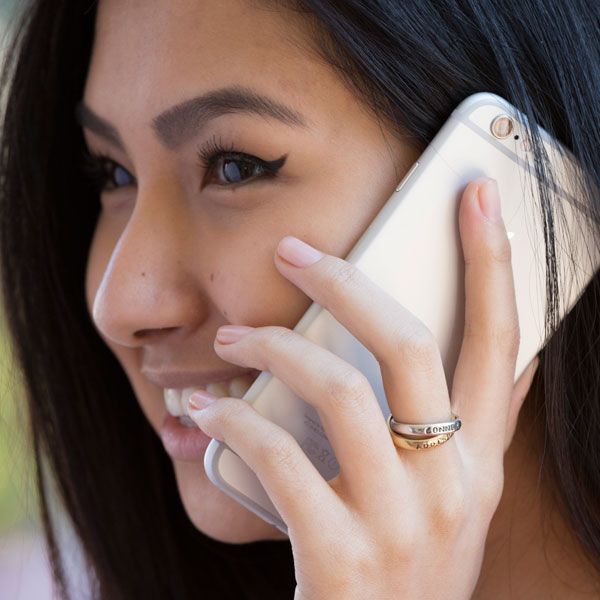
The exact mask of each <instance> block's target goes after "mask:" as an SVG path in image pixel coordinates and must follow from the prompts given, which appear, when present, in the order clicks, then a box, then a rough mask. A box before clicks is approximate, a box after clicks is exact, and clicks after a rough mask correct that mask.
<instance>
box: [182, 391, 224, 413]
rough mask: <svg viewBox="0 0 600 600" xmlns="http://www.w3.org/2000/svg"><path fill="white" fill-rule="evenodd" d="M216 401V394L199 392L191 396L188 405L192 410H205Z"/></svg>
mask: <svg viewBox="0 0 600 600" xmlns="http://www.w3.org/2000/svg"><path fill="white" fill-rule="evenodd" d="M215 400H217V396H215V395H214V394H211V393H210V392H206V391H204V390H198V391H196V392H194V393H193V394H192V395H191V396H190V398H189V400H188V405H189V407H190V408H191V409H192V410H203V409H205V408H206V407H207V406H208V405H210V404H212V403H213V402H214V401H215Z"/></svg>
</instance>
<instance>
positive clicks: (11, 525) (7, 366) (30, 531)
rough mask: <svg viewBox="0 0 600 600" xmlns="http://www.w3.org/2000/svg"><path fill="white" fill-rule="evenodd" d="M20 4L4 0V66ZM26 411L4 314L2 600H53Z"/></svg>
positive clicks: (0, 17) (0, 356)
mask: <svg viewBox="0 0 600 600" xmlns="http://www.w3.org/2000/svg"><path fill="white" fill-rule="evenodd" d="M20 4H21V2H20V1H19V0H0V61H1V60H2V56H3V50H4V45H5V43H6V35H7V32H8V30H9V28H10V27H11V21H12V20H14V18H15V14H16V10H17V9H18V8H19V5H20ZM0 293H1V290H0ZM0 309H1V307H0ZM23 408H24V399H23V394H22V387H21V383H20V380H19V376H18V371H17V370H16V368H15V366H14V364H13V361H12V355H11V349H10V345H9V340H8V336H7V335H6V324H5V321H4V315H3V314H2V313H1V312H0V600H46V599H50V598H52V594H51V580H50V574H49V569H48V564H47V560H46V554H45V549H44V544H43V540H42V537H41V531H40V525H39V518H38V514H37V497H36V493H35V486H34V470H33V463H32V462H31V456H30V449H29V447H28V441H27V439H26V437H25V431H24V430H25V423H26V415H25V413H24V411H23Z"/></svg>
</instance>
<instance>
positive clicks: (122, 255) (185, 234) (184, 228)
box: [92, 190, 206, 346]
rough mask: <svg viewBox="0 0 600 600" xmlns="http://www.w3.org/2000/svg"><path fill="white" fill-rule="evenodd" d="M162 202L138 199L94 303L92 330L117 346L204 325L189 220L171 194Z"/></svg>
mask: <svg viewBox="0 0 600 600" xmlns="http://www.w3.org/2000/svg"><path fill="white" fill-rule="evenodd" d="M161 196H162V197H159V194H158V192H157V191H156V190H155V191H154V192H153V193H152V196H151V197H150V195H149V194H146V196H145V197H142V196H141V194H140V193H138V197H137V199H136V203H135V207H134V209H133V212H132V213H131V215H130V217H129V220H128V222H127V225H126V226H125V228H124V229H123V231H122V234H121V235H120V236H119V238H118V240H117V243H116V244H115V246H114V248H113V249H112V252H110V251H109V259H108V261H107V263H106V266H105V268H104V272H103V274H102V277H101V280H100V284H99V286H98V289H97V291H96V295H95V298H94V302H93V310H92V314H93V319H94V322H95V323H96V326H97V327H98V329H99V330H100V331H101V332H102V333H103V334H104V335H105V336H106V337H107V338H109V339H110V340H112V341H113V342H115V343H117V344H120V345H122V346H138V345H142V344H147V343H149V340H150V339H152V340H154V341H155V340H156V339H161V338H162V337H164V336H166V335H172V334H173V331H174V330H181V329H192V328H195V327H197V326H198V325H199V324H200V322H201V321H202V320H203V319H204V315H205V311H206V308H205V306H204V303H203V302H202V301H201V298H202V295H201V293H200V291H199V289H198V288H199V285H201V282H200V280H201V274H200V273H199V272H198V269H199V264H198V263H199V261H198V257H197V256H196V255H195V252H194V247H193V240H194V239H195V238H196V237H197V236H195V235H194V232H193V231H192V227H193V226H194V223H193V219H191V218H190V215H189V209H186V207H185V205H184V204H183V202H182V201H181V200H177V199H176V198H174V196H173V193H172V191H171V193H169V190H163V192H162V194H161ZM156 336H158V337H156Z"/></svg>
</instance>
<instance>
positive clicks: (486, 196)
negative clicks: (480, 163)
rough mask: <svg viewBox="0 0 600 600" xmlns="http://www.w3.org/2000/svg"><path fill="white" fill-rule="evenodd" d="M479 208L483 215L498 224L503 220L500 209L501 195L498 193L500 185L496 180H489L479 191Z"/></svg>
mask: <svg viewBox="0 0 600 600" xmlns="http://www.w3.org/2000/svg"><path fill="white" fill-rule="evenodd" d="M477 193H478V197H479V208H480V209H481V212H482V213H483V215H484V216H485V217H486V218H487V219H489V220H490V221H493V222H494V223H497V222H499V221H501V220H502V213H501V207H500V195H499V193H498V183H497V182H496V180H495V179H488V181H486V182H485V183H484V184H483V185H480V186H479V188H478V190H477Z"/></svg>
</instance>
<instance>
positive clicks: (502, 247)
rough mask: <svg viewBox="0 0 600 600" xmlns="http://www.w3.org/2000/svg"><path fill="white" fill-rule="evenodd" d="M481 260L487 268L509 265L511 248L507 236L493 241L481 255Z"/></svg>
mask: <svg viewBox="0 0 600 600" xmlns="http://www.w3.org/2000/svg"><path fill="white" fill-rule="evenodd" d="M483 258H484V260H485V262H486V263H487V264H488V265H489V266H495V265H501V266H506V265H509V264H510V263H511V261H512V247H511V245H510V242H509V241H508V237H507V236H502V237H501V238H500V239H494V240H493V241H492V243H490V244H489V246H488V247H487V251H486V252H484V253H483Z"/></svg>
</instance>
